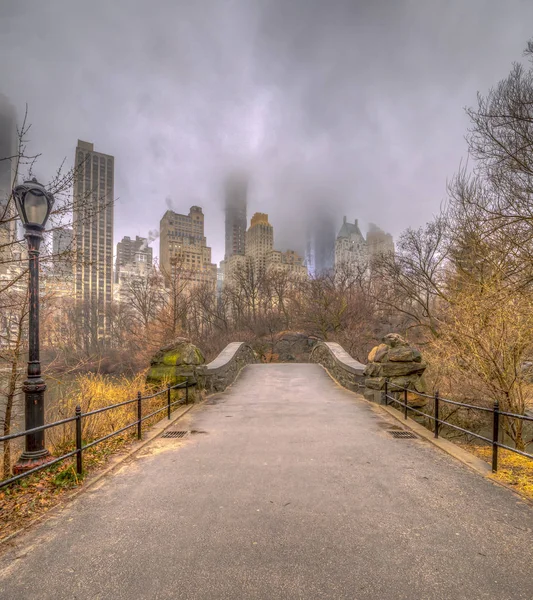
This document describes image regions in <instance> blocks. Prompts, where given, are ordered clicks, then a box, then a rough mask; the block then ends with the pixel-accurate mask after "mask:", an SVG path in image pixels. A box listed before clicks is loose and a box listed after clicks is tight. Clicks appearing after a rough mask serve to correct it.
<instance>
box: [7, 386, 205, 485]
mask: <svg viewBox="0 0 533 600" xmlns="http://www.w3.org/2000/svg"><path fill="white" fill-rule="evenodd" d="M197 383H198V382H197V381H189V380H187V381H184V382H183V383H178V384H176V385H172V386H171V385H170V384H168V385H167V387H166V388H163V389H162V390H159V391H158V392H155V393H154V394H150V395H149V396H142V395H141V392H138V393H137V397H136V398H133V399H132V400H125V401H124V402H119V403H118V404H110V405H109V406H104V407H103V408H97V409H95V410H91V411H89V412H86V413H82V412H81V407H80V406H76V410H75V414H74V416H73V417H68V418H66V419H61V420H60V421H54V422H53V423H47V424H46V425H41V426H40V427H35V428H33V429H27V430H26V431H19V432H17V433H10V434H9V435H4V436H0V442H6V441H8V440H14V439H17V438H20V437H24V436H26V435H28V434H32V433H37V432H38V431H44V430H45V429H50V428H52V427H57V426H59V425H65V424H66V423H73V422H75V423H76V426H75V437H76V449H75V450H72V451H71V452H67V453H66V454H62V455H61V456H58V457H56V458H54V459H53V460H49V461H47V462H45V463H43V464H42V465H39V466H37V467H34V468H33V469H30V470H28V471H24V472H23V473H20V474H18V475H14V476H13V477H10V478H9V479H4V480H3V481H0V488H3V487H5V486H6V485H10V484H12V483H15V482H16V481H19V480H20V479H23V478H24V477H28V476H29V475H32V474H33V473H37V472H38V471H41V470H42V469H47V468H49V467H51V466H52V465H55V464H56V463H59V462H61V461H63V460H66V459H67V458H71V457H72V456H76V472H77V473H78V474H79V475H81V474H82V472H83V452H84V450H87V449H88V448H92V446H96V444H99V443H101V442H104V441H105V440H107V439H109V438H111V437H113V436H115V435H118V434H120V433H123V432H124V431H126V430H128V429H131V428H132V427H137V439H139V440H140V439H141V438H142V424H143V421H146V420H147V419H150V418H151V417H153V416H155V415H157V414H158V413H160V412H162V411H164V410H166V411H167V418H168V419H170V415H171V408H172V407H173V406H175V405H176V404H183V403H184V404H188V403H189V388H190V387H194V386H195V385H197ZM176 389H185V397H184V398H179V399H178V400H174V401H173V402H171V391H172V390H176ZM165 393H166V395H167V402H166V404H165V406H163V407H162V408H158V409H157V410H154V411H152V412H151V413H149V414H147V415H143V414H142V412H143V411H142V403H143V400H151V399H152V398H156V397H157V396H161V395H162V394H165ZM135 402H136V403H137V419H136V420H135V421H133V422H132V423H130V424H129V425H126V426H125V427H121V428H120V429H117V430H116V431H112V432H111V433H109V434H107V435H105V436H103V437H101V438H98V439H97V440H92V441H91V442H89V443H87V444H85V445H83V441H82V424H83V419H86V418H87V417H91V416H93V415H97V414H99V413H103V412H107V411H109V410H113V409H115V408H119V407H121V406H126V405H128V404H133V403H135Z"/></svg>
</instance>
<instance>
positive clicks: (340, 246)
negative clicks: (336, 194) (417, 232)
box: [335, 217, 394, 276]
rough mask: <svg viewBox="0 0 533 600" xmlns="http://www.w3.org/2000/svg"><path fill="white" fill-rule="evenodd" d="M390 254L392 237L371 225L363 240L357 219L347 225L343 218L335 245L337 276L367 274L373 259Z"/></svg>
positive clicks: (392, 243)
mask: <svg viewBox="0 0 533 600" xmlns="http://www.w3.org/2000/svg"><path fill="white" fill-rule="evenodd" d="M391 252H392V253H393V252H394V242H393V240H392V235H390V234H389V233H385V232H384V231H382V230H381V229H380V228H379V227H377V226H376V225H374V224H373V223H371V224H370V229H369V232H368V233H367V237H366V239H365V237H364V236H363V234H362V233H361V230H360V229H359V225H358V223H357V219H356V220H355V222H354V223H348V222H347V220H346V217H344V220H343V224H342V227H341V229H340V231H339V234H338V236H337V240H336V243H335V270H336V272H337V274H338V275H339V276H341V275H349V274H351V275H354V276H360V275H364V274H368V273H369V272H370V271H369V270H370V269H371V267H372V261H373V260H374V259H375V258H377V257H378V256H381V255H384V254H387V253H391Z"/></svg>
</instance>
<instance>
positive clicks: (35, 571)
mask: <svg viewBox="0 0 533 600" xmlns="http://www.w3.org/2000/svg"><path fill="white" fill-rule="evenodd" d="M341 350H342V349H341ZM322 354H323V358H322V359H321V360H323V361H326V362H327V363H328V364H327V367H328V370H326V369H325V368H324V367H323V366H322V365H321V364H247V365H246V366H244V368H243V369H242V370H241V372H240V375H239V376H238V377H237V379H236V381H235V382H234V383H233V384H232V385H231V386H229V387H227V389H226V390H225V391H222V392H216V393H214V394H212V395H210V396H208V398H207V400H206V401H205V402H202V403H199V404H197V405H195V406H194V408H193V409H192V410H190V411H189V412H187V414H186V415H184V416H183V417H182V418H181V419H179V420H177V421H176V422H173V423H171V424H170V426H169V427H170V429H171V430H174V431H178V430H179V431H186V432H189V433H188V434H187V435H186V436H185V437H183V438H179V439H176V438H167V437H162V436H159V437H157V438H156V439H155V440H154V441H152V442H151V443H149V444H147V445H145V446H144V447H143V448H142V449H141V450H140V451H139V452H138V453H137V454H136V455H135V456H134V457H132V458H131V459H130V460H129V461H126V462H125V463H123V465H122V467H121V468H120V470H118V471H116V472H115V473H113V474H112V475H109V476H108V477H106V478H104V479H103V480H100V481H99V483H98V484H97V485H93V486H91V487H89V488H88V489H87V491H86V492H85V493H83V494H81V495H79V496H78V497H77V499H76V500H74V501H73V502H72V503H70V504H69V505H67V506H66V507H64V508H63V509H62V510H61V511H59V512H56V513H54V514H53V516H52V517H51V518H48V519H46V520H45V521H44V522H42V523H40V524H39V525H37V526H34V527H33V528H32V529H30V530H29V531H28V532H27V533H25V534H23V535H22V536H19V537H18V538H16V539H15V540H14V541H13V542H12V543H11V545H10V546H9V547H8V548H7V549H6V551H5V552H4V555H3V557H2V558H1V559H0V572H1V576H0V598H5V599H6V600H7V599H10V600H11V599H13V600H15V599H17V600H18V599H21V600H22V599H33V598H35V599H37V598H38V599H39V600H46V599H54V600H62V599H65V600H71V599H73V598H79V599H88V598H95V599H96V598H101V599H107V598H113V599H116V600H120V599H128V600H130V599H132V598H139V599H145V598H146V599H152V598H153V599H158V600H163V599H176V598H180V599H187V600H194V599H202V600H203V599H213V600H214V599H226V598H227V599H232V600H234V599H245V600H252V599H264V600H274V599H311V600H314V599H318V598H327V599H350V600H354V599H356V600H370V599H372V600H388V599H390V600H393V599H394V600H398V599H402V598H403V599H409V600H438V599H441V600H445V599H446V600H447V599H452V598H453V599H469V600H476V599H480V600H481V599H482V598H483V599H494V600H496V599H498V600H514V599H519V598H520V599H524V600H531V598H533V577H532V576H531V564H532V560H533V544H532V543H531V542H532V540H533V533H532V531H533V512H532V510H531V507H530V506H529V505H527V504H525V503H524V502H523V501H520V499H519V498H518V497H517V496H515V495H513V493H512V492H510V491H509V490H508V489H506V488H502V487H500V486H498V485H495V484H494V483H493V482H491V481H490V480H488V479H487V478H485V477H483V476H482V475H480V474H479V473H476V472H474V471H473V470H471V469H469V468H468V467H467V466H465V465H464V464H462V463H460V462H458V461H457V460H456V459H454V458H453V457H451V456H449V455H448V454H445V453H443V452H442V451H440V450H439V449H438V448H436V447H434V446H432V445H430V444H429V443H428V442H427V441H426V440H425V439H424V438H422V437H419V436H415V437H413V438H411V439H397V438H395V437H393V435H392V434H391V432H394V431H396V432H398V431H403V429H402V426H401V425H399V422H398V421H397V420H395V419H393V418H392V417H391V416H390V414H389V413H387V412H386V411H385V410H384V409H383V408H381V407H380V406H379V405H377V404H374V403H370V402H368V401H367V400H365V399H364V398H363V397H362V396H361V395H359V394H357V393H354V392H353V391H350V390H349V389H346V388H347V387H348V388H349V387H351V386H352V387H353V389H357V382H358V381H359V379H360V377H361V376H362V372H361V365H358V363H355V361H353V360H352V359H350V357H348V356H346V355H345V354H342V352H340V351H339V348H337V347H335V346H333V347H330V348H329V349H328V348H323V352H322ZM237 355H240V356H241V358H242V360H241V362H242V364H244V363H246V362H250V361H252V360H253V355H252V354H250V353H249V352H248V351H247V350H246V349H243V348H241V346H240V345H238V347H237V346H234V347H233V348H232V349H231V351H230V350H228V352H227V354H226V357H225V359H224V360H222V358H221V359H220V360H219V361H218V363H216V362H215V364H211V365H207V366H206V367H202V369H201V371H202V373H201V376H203V377H204V378H208V379H209V378H210V377H211V378H212V379H211V381H212V382H215V381H218V382H219V383H218V384H217V385H218V387H219V388H220V387H225V386H224V385H221V384H220V382H221V381H222V379H223V377H224V373H225V372H228V373H229V370H230V369H232V370H233V372H234V374H235V372H236V371H237V370H238V369H236V368H233V367H231V366H230V364H229V363H231V361H232V360H233V357H234V356H237ZM245 355H246V356H248V359H247V360H245V358H244V356H245ZM316 359H317V360H318V357H316ZM241 366H242V365H241ZM226 369H227V371H226ZM332 376H335V377H336V379H337V380H338V381H340V382H341V383H343V384H344V386H346V387H342V386H341V385H339V383H337V381H335V380H334V379H332ZM232 377H234V375H228V378H232ZM343 378H344V380H343ZM217 385H215V383H212V385H211V384H208V385H207V387H208V388H209V389H216V388H217Z"/></svg>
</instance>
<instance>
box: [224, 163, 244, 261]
mask: <svg viewBox="0 0 533 600" xmlns="http://www.w3.org/2000/svg"><path fill="white" fill-rule="evenodd" d="M247 193H248V181H247V179H246V177H245V176H244V175H243V174H242V173H234V174H233V175H231V176H230V177H229V178H228V180H227V181H226V249H225V254H224V260H228V259H229V258H230V257H231V256H233V255H234V254H238V255H241V256H244V254H245V249H246V196H247Z"/></svg>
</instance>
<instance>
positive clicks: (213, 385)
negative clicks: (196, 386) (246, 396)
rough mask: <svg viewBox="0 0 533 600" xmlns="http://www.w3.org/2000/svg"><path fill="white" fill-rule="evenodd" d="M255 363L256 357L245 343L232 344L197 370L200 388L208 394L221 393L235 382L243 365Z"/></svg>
mask: <svg viewBox="0 0 533 600" xmlns="http://www.w3.org/2000/svg"><path fill="white" fill-rule="evenodd" d="M257 362H258V360H257V356H256V354H255V352H254V351H253V349H252V347H251V346H249V345H248V344H246V343H245V342H232V343H231V344H228V345H227V346H226V347H225V348H224V350H222V352H221V353H220V354H219V355H218V356H217V357H216V358H215V360H213V361H211V362H210V363H209V364H207V365H203V366H201V367H199V368H198V371H197V373H198V380H199V383H200V386H201V387H202V388H204V389H205V390H206V392H207V393H208V394H209V393H212V392H222V391H223V390H225V389H226V388H227V387H228V386H229V385H231V384H232V383H233V382H234V381H235V379H236V377H237V375H238V374H239V371H240V370H241V369H242V368H243V367H244V366H245V365H249V364H254V363H257Z"/></svg>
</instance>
